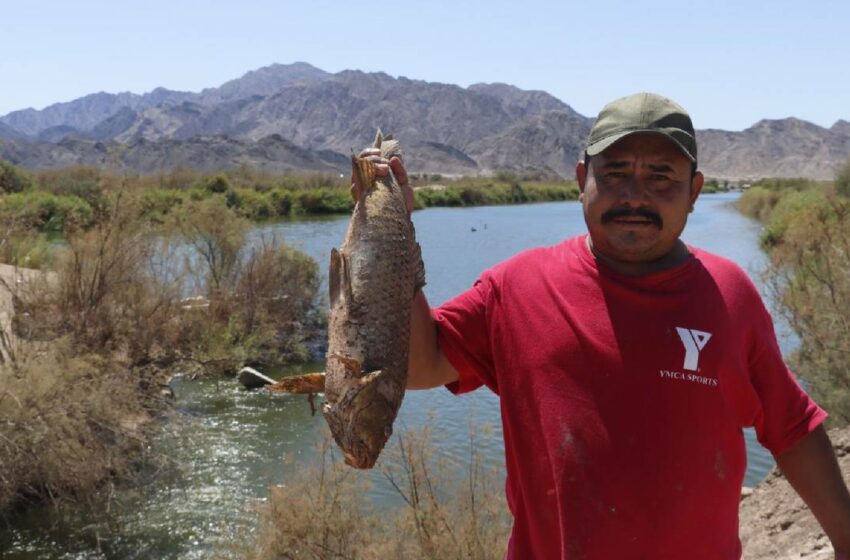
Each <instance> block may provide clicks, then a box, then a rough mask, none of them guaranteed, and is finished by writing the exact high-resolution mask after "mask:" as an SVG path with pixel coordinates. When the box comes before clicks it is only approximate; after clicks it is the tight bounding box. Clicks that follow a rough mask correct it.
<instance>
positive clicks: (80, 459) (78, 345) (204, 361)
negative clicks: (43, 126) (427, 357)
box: [0, 190, 323, 516]
mask: <svg viewBox="0 0 850 560" xmlns="http://www.w3.org/2000/svg"><path fill="white" fill-rule="evenodd" d="M98 196H99V198H98V199H97V203H96V204H94V205H93V206H92V209H93V210H92V212H93V213H92V215H91V217H92V219H91V221H90V222H89V223H85V224H83V223H73V226H71V224H72V221H65V223H64V226H65V227H64V233H65V236H64V242H63V243H62V245H61V247H60V248H58V249H56V250H54V251H52V256H51V257H50V259H49V263H48V264H47V265H45V267H44V270H43V271H41V272H38V271H28V273H27V274H26V275H25V276H26V280H25V281H18V274H17V272H16V270H15V268H14V267H9V266H5V267H4V268H3V272H4V274H3V276H2V277H0V279H2V284H0V292H2V294H0V295H2V296H3V297H2V298H0V303H1V304H2V309H0V347H2V348H0V349H1V350H2V352H0V516H9V515H12V514H13V513H14V512H15V511H19V510H21V509H22V508H27V507H29V506H31V505H34V504H41V503H44V502H45V501H52V502H54V503H57V504H59V503H62V502H63V501H79V500H92V503H95V502H97V503H107V502H108V496H110V495H111V487H112V485H113V484H114V483H115V482H117V481H120V480H122V479H129V478H131V477H132V476H133V475H134V473H135V472H136V471H137V469H138V468H139V467H140V466H142V465H144V464H150V463H151V462H155V461H156V460H157V458H156V457H152V456H150V452H149V451H148V443H149V439H150V435H151V433H152V431H153V430H155V429H156V422H155V421H154V420H155V419H156V418H157V417H158V416H159V415H160V414H161V413H162V412H163V411H164V410H166V409H167V407H168V397H167V393H168V390H167V385H166V382H167V380H168V378H169V376H170V375H171V374H173V373H175V372H177V371H180V372H183V373H185V374H189V375H205V374H223V373H229V374H234V373H235V372H236V371H237V370H238V369H239V367H241V366H242V365H262V366H263V367H265V366H273V365H278V364H282V363H291V362H293V361H299V360H304V359H306V358H308V357H309V354H310V349H309V345H310V343H311V340H313V339H315V338H316V337H317V336H319V334H320V333H321V332H323V315H322V313H321V312H320V311H319V310H318V306H317V300H318V289H319V285H320V282H319V279H318V267H317V265H316V263H315V262H313V261H312V260H311V259H310V258H309V257H307V256H306V255H304V254H302V253H300V252H298V251H295V250H294V249H291V248H289V247H287V246H286V245H284V244H282V243H280V242H277V240H274V239H265V240H261V241H260V243H258V244H253V245H252V246H250V247H249V246H248V245H247V244H246V243H245V235H246V232H247V230H248V227H249V222H248V221H247V220H246V219H245V218H244V217H242V216H240V215H239V214H238V213H237V212H235V211H234V210H233V209H232V208H231V207H229V206H228V205H227V203H226V200H225V199H224V198H223V197H221V196H216V197H209V198H206V199H201V200H189V201H187V203H186V212H183V213H181V214H179V215H175V216H170V217H169V219H168V220H166V221H163V222H162V223H156V222H153V221H151V220H150V219H147V217H146V214H145V212H144V207H143V204H144V197H139V196H133V193H132V192H130V193H128V194H125V193H123V192H121V191H120V190H119V191H107V192H104V193H101V194H99V195H98ZM3 220H4V222H3V224H2V225H3V226H4V227H3V228H2V230H0V247H3V249H4V250H5V251H7V253H6V254H7V255H11V256H12V257H15V258H19V259H21V255H23V254H24V251H23V249H22V247H26V242H27V240H28V239H32V237H27V236H28V235H29V236H32V234H33V232H32V230H31V229H28V227H27V225H28V224H27V222H26V219H25V217H21V216H20V215H8V214H7V215H4V217H3ZM6 226H8V227H6ZM187 244H188V245H190V246H191V247H192V248H193V249H194V253H193V254H195V255H197V257H193V258H189V257H187V256H186V255H187V251H186V245H187ZM22 260H23V259H21V260H18V261H17V262H18V264H22ZM187 293H192V294H195V297H191V298H187V297H186V294H187ZM104 500H105V501H104Z"/></svg>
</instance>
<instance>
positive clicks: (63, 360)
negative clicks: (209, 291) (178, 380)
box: [0, 340, 159, 512]
mask: <svg viewBox="0 0 850 560" xmlns="http://www.w3.org/2000/svg"><path fill="white" fill-rule="evenodd" d="M16 356H17V357H16V360H15V362H14V363H8V362H7V363H5V364H2V365H0V512H6V511H8V510H9V508H10V507H20V506H23V505H25V504H27V503H29V502H42V501H44V500H45V499H49V500H53V501H61V500H65V499H83V498H87V497H91V496H92V495H93V494H94V493H95V491H96V490H98V489H101V488H102V487H103V484H104V483H105V482H108V481H110V480H115V479H117V478H121V477H123V476H127V475H128V474H129V473H130V472H131V471H132V469H133V467H134V464H135V462H136V461H138V460H139V458H140V456H141V453H142V452H143V449H144V446H143V443H144V439H143V435H144V430H145V429H146V428H145V427H146V426H147V423H148V420H149V419H150V418H151V415H152V414H153V413H154V411H156V410H157V408H158V406H159V403H158V402H157V401H156V400H155V399H154V397H153V396H152V395H151V394H150V393H149V392H146V391H144V390H143V389H142V387H141V386H140V384H139V382H138V379H137V378H136V377H135V376H134V375H133V374H132V373H131V372H130V371H129V370H128V369H127V368H125V367H123V366H122V365H121V364H116V363H114V362H112V361H110V360H109V359H108V358H105V357H103V356H99V355H95V354H86V355H81V354H79V353H78V352H77V351H76V349H74V348H73V345H72V344H70V342H69V341H68V340H64V341H61V342H54V343H52V344H51V345H50V347H49V348H46V347H40V345H39V346H33V345H30V346H28V347H27V348H26V349H25V350H24V351H23V352H18V353H17V355H16Z"/></svg>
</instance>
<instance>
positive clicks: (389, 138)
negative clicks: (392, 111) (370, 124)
mask: <svg viewBox="0 0 850 560" xmlns="http://www.w3.org/2000/svg"><path fill="white" fill-rule="evenodd" d="M392 139H393V135H392V134H384V142H389V141H390V140H392Z"/></svg>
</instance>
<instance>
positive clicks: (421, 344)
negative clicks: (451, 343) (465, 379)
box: [407, 290, 458, 389]
mask: <svg viewBox="0 0 850 560" xmlns="http://www.w3.org/2000/svg"><path fill="white" fill-rule="evenodd" d="M457 379H458V372H457V370H456V369H455V368H454V366H452V364H451V363H450V362H449V360H448V359H447V358H446V356H445V354H443V353H442V352H441V351H440V344H439V342H438V340H437V325H436V323H435V322H434V319H433V317H431V308H430V306H429V305H428V300H427V299H426V298H425V294H424V293H422V290H419V292H418V293H417V294H416V297H415V298H413V308H412V309H411V312H410V359H409V361H408V368H407V388H408V389H431V388H432V387H439V386H440V385H446V384H447V383H452V382H454V381H457Z"/></svg>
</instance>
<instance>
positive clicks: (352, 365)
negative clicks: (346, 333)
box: [328, 354, 363, 378]
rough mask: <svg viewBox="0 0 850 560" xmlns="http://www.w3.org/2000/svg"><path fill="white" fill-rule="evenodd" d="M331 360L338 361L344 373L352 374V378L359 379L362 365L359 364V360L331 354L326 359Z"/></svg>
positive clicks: (361, 373)
mask: <svg viewBox="0 0 850 560" xmlns="http://www.w3.org/2000/svg"><path fill="white" fill-rule="evenodd" d="M331 358H333V359H334V360H338V361H339V362H341V363H342V365H343V366H344V367H345V371H347V372H348V373H350V374H352V375H353V376H354V377H358V378H359V377H360V376H361V375H363V364H362V363H360V360H358V359H356V358H351V357H349V356H343V355H342V354H331V355H330V356H328V359H331Z"/></svg>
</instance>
